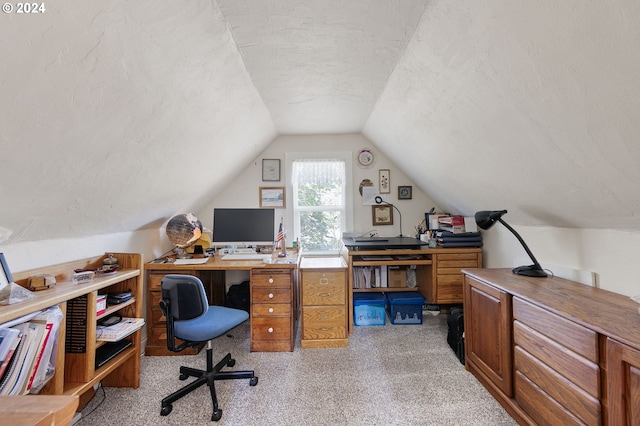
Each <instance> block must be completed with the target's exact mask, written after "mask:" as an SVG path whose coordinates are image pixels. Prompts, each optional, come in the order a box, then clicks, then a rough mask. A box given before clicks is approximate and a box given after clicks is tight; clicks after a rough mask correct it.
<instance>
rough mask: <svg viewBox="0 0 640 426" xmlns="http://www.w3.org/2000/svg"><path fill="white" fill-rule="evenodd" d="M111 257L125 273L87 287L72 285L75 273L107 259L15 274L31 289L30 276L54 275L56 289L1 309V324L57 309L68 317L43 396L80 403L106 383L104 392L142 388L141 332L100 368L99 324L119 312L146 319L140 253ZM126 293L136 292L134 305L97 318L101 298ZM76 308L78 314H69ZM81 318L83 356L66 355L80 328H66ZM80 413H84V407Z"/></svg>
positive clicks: (116, 307) (110, 310) (112, 309)
mask: <svg viewBox="0 0 640 426" xmlns="http://www.w3.org/2000/svg"><path fill="white" fill-rule="evenodd" d="M112 254H113V256H115V257H116V259H118V264H119V265H120V268H121V269H120V270H119V271H117V272H116V273H115V274H113V275H109V276H97V277H96V278H94V280H93V281H92V282H91V283H88V284H73V283H72V282H71V276H72V275H73V271H74V270H75V269H77V268H82V269H95V268H98V267H100V266H101V265H102V261H103V260H104V259H105V258H106V257H107V256H108V254H105V255H104V256H98V257H94V258H88V259H81V260H77V261H73V262H67V263H63V264H58V265H53V266H49V267H46V268H38V269H33V270H30V271H24V272H21V273H19V274H14V280H15V282H16V283H18V284H19V285H21V286H23V287H26V284H27V279H28V278H29V277H30V276H33V275H37V274H42V273H48V274H52V275H54V276H55V277H56V281H57V284H56V285H55V286H54V287H52V288H50V289H47V290H42V291H38V292H34V295H35V297H34V298H33V299H29V300H26V301H24V302H20V303H17V304H15V305H9V306H2V307H0V324H2V323H5V322H7V321H11V320H14V319H17V318H21V317H23V316H24V315H27V314H29V313H32V312H37V311H40V310H43V309H46V308H48V307H50V306H55V305H58V306H60V308H61V310H62V312H63V314H64V316H65V318H63V320H62V322H61V324H60V329H59V332H58V336H57V338H58V345H57V347H58V349H57V353H56V354H55V356H56V365H55V373H54V376H53V377H52V378H51V380H50V381H49V382H48V383H47V384H46V385H45V387H44V388H43V389H42V390H41V392H40V394H43V395H69V396H78V397H80V398H79V399H80V401H83V398H82V395H83V394H85V393H87V394H88V392H89V391H93V386H94V385H95V384H97V383H98V382H102V384H103V385H104V386H119V387H133V388H137V387H138V386H139V384H140V352H141V335H142V329H139V330H137V331H135V332H134V333H132V334H130V335H129V336H127V339H128V340H130V341H131V343H132V345H131V346H130V347H128V348H127V349H125V350H123V351H122V352H121V353H119V354H118V355H116V356H115V357H114V358H113V359H111V360H109V361H108V362H107V363H106V364H105V365H103V366H102V367H100V368H98V369H96V368H95V358H96V357H95V354H96V349H98V348H99V347H101V346H102V345H104V342H98V341H96V327H97V321H98V320H99V319H100V318H104V317H106V316H108V315H111V314H113V313H115V312H121V313H122V316H127V317H135V318H141V317H142V316H143V311H142V303H141V301H142V297H143V285H142V273H141V270H142V265H143V261H142V255H141V254H135V253H112ZM127 290H131V292H132V298H131V300H128V301H127V302H125V303H122V304H118V305H109V306H108V307H107V309H106V311H105V312H104V313H102V314H101V315H97V303H96V301H97V297H98V293H112V292H113V293H116V292H123V291H127ZM71 306H73V307H74V308H70V307H71ZM76 317H77V318H78V320H79V321H78V322H77V323H75V324H84V326H81V327H86V328H80V333H79V334H76V336H75V337H76V338H78V336H80V339H84V340H80V342H81V343H82V344H81V346H84V352H82V353H75V352H69V353H66V352H65V350H66V344H65V343H66V342H65V339H67V338H69V337H70V335H71V334H72V333H73V332H74V331H76V332H77V331H78V330H77V327H76V328H70V327H67V319H68V318H73V319H75V318H76ZM70 323H72V324H74V321H70ZM24 398H30V396H24ZM86 402H88V401H85V403H86ZM79 408H80V409H81V408H82V403H81V406H80V407H79Z"/></svg>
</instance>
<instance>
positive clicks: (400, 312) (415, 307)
mask: <svg viewBox="0 0 640 426" xmlns="http://www.w3.org/2000/svg"><path fill="white" fill-rule="evenodd" d="M424 301H425V298H424V297H423V296H422V295H421V294H420V293H418V292H417V291H404V292H392V293H387V311H388V312H389V320H390V321H391V324H422V304H423V303H424Z"/></svg>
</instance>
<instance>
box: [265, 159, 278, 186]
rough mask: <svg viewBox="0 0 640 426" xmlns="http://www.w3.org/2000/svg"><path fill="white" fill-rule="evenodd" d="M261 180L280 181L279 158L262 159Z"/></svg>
mask: <svg viewBox="0 0 640 426" xmlns="http://www.w3.org/2000/svg"><path fill="white" fill-rule="evenodd" d="M262 181H263V182H269V181H271V182H279V181H280V160H279V159H278V158H263V159H262Z"/></svg>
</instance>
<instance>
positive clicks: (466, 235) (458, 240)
mask: <svg viewBox="0 0 640 426" xmlns="http://www.w3.org/2000/svg"><path fill="white" fill-rule="evenodd" d="M437 239H438V244H439V245H440V246H441V247H445V248H449V247H482V235H480V232H479V231H478V232H462V233H454V232H449V231H441V232H438V237H437Z"/></svg>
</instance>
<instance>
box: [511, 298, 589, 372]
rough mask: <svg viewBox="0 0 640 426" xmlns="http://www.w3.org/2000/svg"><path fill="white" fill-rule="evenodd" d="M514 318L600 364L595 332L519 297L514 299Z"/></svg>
mask: <svg viewBox="0 0 640 426" xmlns="http://www.w3.org/2000/svg"><path fill="white" fill-rule="evenodd" d="M513 318H514V319H515V320H518V321H520V322H522V323H523V324H525V325H527V326H529V327H530V328H532V329H534V330H535V331H537V332H539V333H540V334H543V335H544V336H546V337H548V338H549V339H551V340H554V341H556V342H558V343H560V344H561V345H562V346H565V347H567V348H569V349H571V350H572V351H574V352H576V353H577V354H579V355H582V356H583V357H585V358H587V359H588V360H590V361H593V362H596V363H597V362H598V335H597V333H596V332H595V331H593V330H590V329H588V328H585V327H583V326H581V325H580V324H576V323H575V322H572V321H569V320H567V319H565V318H562V317H560V316H558V315H555V314H553V313H551V312H549V311H547V310H545V309H542V308H539V307H537V306H535V305H533V304H531V303H529V302H526V301H524V300H522V299H520V298H518V297H514V298H513Z"/></svg>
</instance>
